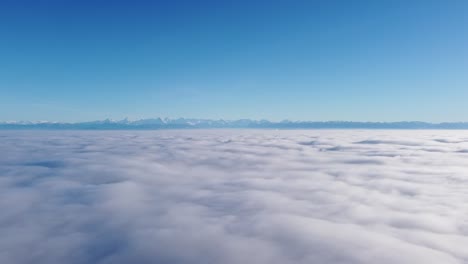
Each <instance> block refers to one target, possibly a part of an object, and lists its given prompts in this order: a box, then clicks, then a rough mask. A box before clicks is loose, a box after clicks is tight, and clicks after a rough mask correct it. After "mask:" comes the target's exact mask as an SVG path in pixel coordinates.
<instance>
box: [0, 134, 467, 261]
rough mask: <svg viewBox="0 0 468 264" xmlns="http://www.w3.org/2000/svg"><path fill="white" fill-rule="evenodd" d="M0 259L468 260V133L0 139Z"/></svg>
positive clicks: (18, 136)
mask: <svg viewBox="0 0 468 264" xmlns="http://www.w3.org/2000/svg"><path fill="white" fill-rule="evenodd" d="M0 151H1V152H0V263H9V264H26V263H27V264H29V263H34V264H46V263H47V264H63V263H68V264H84V263H99V264H104V263H106V264H110V263H112V264H113V263H143V264H145V263H157V264H166V263H167V264H181V263H187V264H188V263H194V264H244V263H255V264H263V263H265V264H266V263H268V264H288V263H307V264H311V263H317V264H328V263H330V264H338V263H342V264H353V263H363V264H371V263H372V264H374V263H379V264H390V263H392V264H393V263H398V264H406V263H408V264H414V263H424V264H431V263H434V264H452V263H453V264H455V263H459V264H463V263H465V264H466V263H468V131H443V130H439V131H438V130H418V131H408V130H404V131H403V130H401V131H396V130H393V131H385V130H334V131H332V130H315V131H314V130H308V131H307V130H301V131H299V130H293V131H275V130H175V131H169V130H164V131H1V132H0Z"/></svg>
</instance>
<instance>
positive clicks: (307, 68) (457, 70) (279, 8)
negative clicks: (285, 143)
mask: <svg viewBox="0 0 468 264" xmlns="http://www.w3.org/2000/svg"><path fill="white" fill-rule="evenodd" d="M467 13H468V2H467V1H456V0H451V1H442V0H440V1H417V0H415V1H390V0H388V1H242V0H239V1H203V0H201V1H177V0H176V1H115V0H114V1H110V0H109V1H100V0H96V1H87V0H83V1H71V0H60V1H59V0H49V1H47V0H34V1H32V0H31V1H23V0H14V1H13V0H2V1H1V2H0V38H1V41H0V94H1V96H0V120H3V121H8V120H51V121H84V120H95V119H104V118H113V119H120V118H124V117H129V118H146V117H156V116H162V117H165V116H168V117H199V118H224V119H238V118H254V119H261V118H266V119H270V120H282V119H292V120H316V121H324V120H350V121H398V120H421V121H430V122H440V121H468V116H467V114H466V113H468V104H467V103H466V100H467V99H468V77H467V76H468V74H467V73H468V49H467V47H468V18H467V16H466V14H467Z"/></svg>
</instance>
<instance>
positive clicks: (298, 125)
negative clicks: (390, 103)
mask: <svg viewBox="0 0 468 264" xmlns="http://www.w3.org/2000/svg"><path fill="white" fill-rule="evenodd" d="M190 128H205V129H207V128H270V129H468V122H452V123H450V122H447V123H427V122H418V121H403V122H353V121H289V120H284V121H280V122H273V121H268V120H251V119H239V120H222V119H219V120H213V119H197V118H177V119H171V118H159V117H158V118H149V119H139V120H128V119H127V118H125V119H122V120H111V119H105V120H98V121H90V122H77V123H66V122H48V121H37V122H30V121H13V122H0V129H91V130H92V129H96V130H100V129H102V130H113V129H190Z"/></svg>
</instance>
